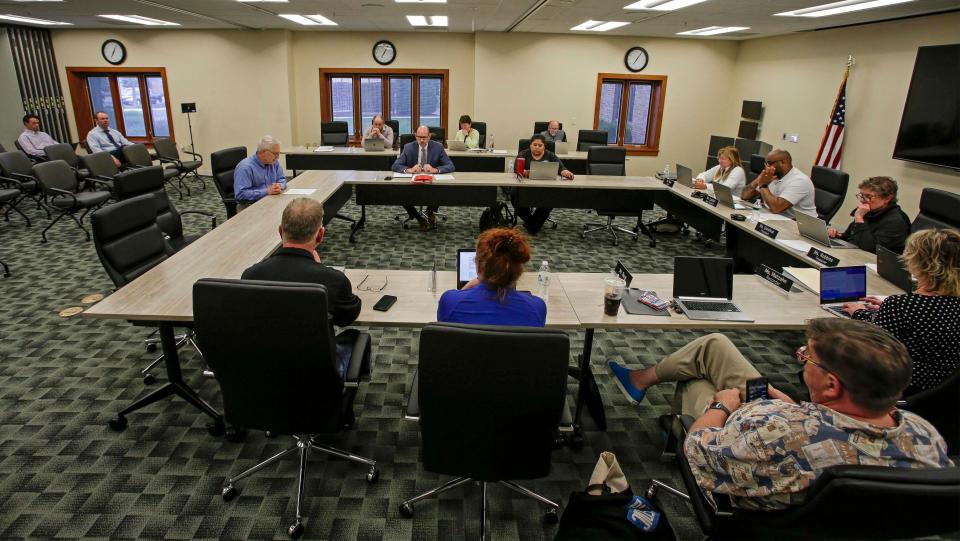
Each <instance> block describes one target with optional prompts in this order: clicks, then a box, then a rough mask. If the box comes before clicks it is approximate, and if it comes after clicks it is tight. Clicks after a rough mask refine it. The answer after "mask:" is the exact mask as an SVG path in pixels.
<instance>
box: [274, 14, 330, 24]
mask: <svg viewBox="0 0 960 541" xmlns="http://www.w3.org/2000/svg"><path fill="white" fill-rule="evenodd" d="M279 16H280V17H283V18H284V19H286V20H288V21H293V22H295V23H297V24H302V25H304V26H337V23H335V22H333V21H331V20H330V19H328V18H326V17H324V16H323V15H294V14H289V13H285V14H280V15H279Z"/></svg>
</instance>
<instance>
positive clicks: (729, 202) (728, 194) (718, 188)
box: [713, 182, 750, 210]
mask: <svg viewBox="0 0 960 541" xmlns="http://www.w3.org/2000/svg"><path fill="white" fill-rule="evenodd" d="M713 194H714V195H716V196H717V201H720V204H721V205H723V206H726V207H730V208H732V209H735V210H747V209H749V208H750V207H748V206H746V205H743V204H741V203H737V200H736V199H734V198H733V191H732V190H731V189H730V188H729V187H727V186H724V185H723V184H720V183H719V182H714V183H713Z"/></svg>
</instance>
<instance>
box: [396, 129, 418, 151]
mask: <svg viewBox="0 0 960 541" xmlns="http://www.w3.org/2000/svg"><path fill="white" fill-rule="evenodd" d="M416 140H417V136H416V135H414V134H412V133H404V134H402V135H400V136H399V137H398V141H399V145H400V146H399V148H401V149H402V148H403V147H405V146H407V144H408V143H412V142H414V141H416Z"/></svg>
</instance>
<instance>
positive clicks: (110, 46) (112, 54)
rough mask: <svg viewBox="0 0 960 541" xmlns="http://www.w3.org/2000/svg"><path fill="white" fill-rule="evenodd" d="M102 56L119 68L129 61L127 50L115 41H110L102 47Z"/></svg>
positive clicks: (105, 42)
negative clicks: (125, 61)
mask: <svg viewBox="0 0 960 541" xmlns="http://www.w3.org/2000/svg"><path fill="white" fill-rule="evenodd" d="M100 54H102V55H103V59H104V60H106V61H107V62H109V63H111V64H113V65H114V66H117V65H120V64H123V61H124V60H126V59H127V48H126V47H124V46H123V44H122V43H120V42H119V41H117V40H115V39H108V40H107V41H104V42H103V45H101V46H100Z"/></svg>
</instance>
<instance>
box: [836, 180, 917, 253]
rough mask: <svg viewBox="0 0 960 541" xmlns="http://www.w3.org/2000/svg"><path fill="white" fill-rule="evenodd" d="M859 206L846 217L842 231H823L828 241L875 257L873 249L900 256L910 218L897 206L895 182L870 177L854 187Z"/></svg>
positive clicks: (905, 241)
mask: <svg viewBox="0 0 960 541" xmlns="http://www.w3.org/2000/svg"><path fill="white" fill-rule="evenodd" d="M858 188H859V189H860V193H858V194H857V200H858V201H859V202H860V204H859V205H858V206H857V208H855V209H853V211H852V212H851V213H850V216H852V217H853V221H852V222H850V225H848V226H847V229H846V231H843V232H841V231H839V230H837V229H835V228H833V227H831V228H829V229H827V233H828V234H829V235H830V237H831V238H838V237H839V238H841V239H843V240H845V241H848V242H852V243H854V244H856V245H857V247H858V248H860V249H861V250H865V251H867V252H870V253H874V254H875V253H877V245H880V246H883V247H884V248H886V249H888V250H890V251H893V252H896V253H898V254H899V253H903V247H904V245H905V244H906V243H907V237H908V236H910V225H911V224H910V218H909V217H908V216H907V214H906V213H905V212H903V210H902V209H901V208H900V205H898V204H897V181H895V180H893V179H892V178H890V177H870V178H868V179H866V180H864V181H863V182H861V183H860V186H858Z"/></svg>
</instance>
